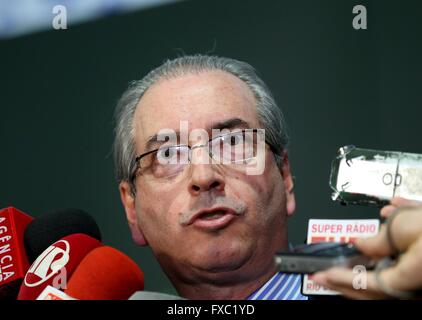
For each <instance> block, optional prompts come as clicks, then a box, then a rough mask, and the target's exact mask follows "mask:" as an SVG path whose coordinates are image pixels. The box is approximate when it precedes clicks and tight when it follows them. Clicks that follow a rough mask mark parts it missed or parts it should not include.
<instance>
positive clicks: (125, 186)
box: [119, 182, 148, 246]
mask: <svg viewBox="0 0 422 320" xmlns="http://www.w3.org/2000/svg"><path fill="white" fill-rule="evenodd" d="M119 191H120V199H121V200H122V203H123V206H124V207H125V211H126V218H127V222H128V224H129V228H130V231H131V233H132V239H133V241H134V242H135V243H136V244H138V245H140V246H145V245H147V244H148V242H147V241H146V239H145V237H144V234H143V233H142V230H141V229H140V227H139V226H138V216H137V215H136V207H135V196H134V195H133V194H132V189H131V187H130V184H129V183H128V182H121V183H120V184H119Z"/></svg>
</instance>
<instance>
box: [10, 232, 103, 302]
mask: <svg viewBox="0 0 422 320" xmlns="http://www.w3.org/2000/svg"><path fill="white" fill-rule="evenodd" d="M100 246H102V243H101V242H100V241H98V240H97V239H94V238H92V237H90V236H87V235H85V234H82V233H76V234H72V235H70V236H67V237H64V238H61V239H60V240H58V241H57V242H55V243H54V244H52V245H51V246H50V247H48V248H47V249H46V250H45V251H44V252H43V253H41V255H39V256H38V258H37V259H36V260H35V261H34V263H33V264H32V265H31V267H30V268H29V270H28V272H27V273H26V276H25V278H24V281H23V283H22V286H21V288H20V291H19V295H18V300H35V299H36V298H37V297H38V296H39V295H40V293H41V292H42V291H43V290H44V288H45V287H47V286H48V285H50V286H53V287H55V288H62V289H64V288H66V286H67V279H69V278H70V277H71V276H72V274H73V272H74V271H75V269H76V268H77V267H78V265H79V264H80V262H81V261H82V260H83V259H84V258H85V256H86V255H87V254H89V252H91V251H92V250H94V249H96V248H98V247H100Z"/></svg>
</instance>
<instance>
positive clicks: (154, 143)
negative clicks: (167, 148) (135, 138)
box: [145, 131, 180, 152]
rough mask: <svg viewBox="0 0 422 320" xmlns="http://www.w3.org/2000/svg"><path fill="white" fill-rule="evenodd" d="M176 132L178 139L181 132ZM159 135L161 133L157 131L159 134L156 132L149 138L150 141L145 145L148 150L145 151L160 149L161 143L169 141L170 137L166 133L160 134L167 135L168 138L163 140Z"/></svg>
mask: <svg viewBox="0 0 422 320" xmlns="http://www.w3.org/2000/svg"><path fill="white" fill-rule="evenodd" d="M174 133H176V137H177V140H180V132H179V131H174ZM158 136H159V135H158V133H157V134H154V135H153V136H151V137H149V138H148V141H147V143H146V145H145V150H146V151H145V152H148V151H150V150H153V149H158V148H159V147H160V145H162V144H163V143H165V142H167V141H168V138H169V137H168V136H166V135H165V134H161V135H160V136H161V137H166V140H161V139H160V140H158Z"/></svg>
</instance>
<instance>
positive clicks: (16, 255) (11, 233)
mask: <svg viewBox="0 0 422 320" xmlns="http://www.w3.org/2000/svg"><path fill="white" fill-rule="evenodd" d="M32 219H33V218H32V217H30V216H29V215H27V214H25V213H23V212H22V211H19V210H18V209H16V208H13V207H9V208H5V209H2V210H0V300H4V299H15V298H16V294H17V290H18V289H19V286H20V284H21V282H22V279H23V278H24V277H25V273H26V271H27V270H28V268H29V262H28V258H27V256H26V253H25V247H24V241H23V237H24V232H25V229H26V226H27V225H28V224H29V223H30V222H31V221H32Z"/></svg>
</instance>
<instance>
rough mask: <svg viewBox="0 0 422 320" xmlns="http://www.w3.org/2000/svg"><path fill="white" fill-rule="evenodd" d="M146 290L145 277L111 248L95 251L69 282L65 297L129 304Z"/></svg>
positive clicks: (118, 252)
mask: <svg viewBox="0 0 422 320" xmlns="http://www.w3.org/2000/svg"><path fill="white" fill-rule="evenodd" d="M143 289H144V274H143V272H142V271H141V269H139V267H138V266H137V264H136V263H135V262H134V261H133V260H132V259H130V258H129V257H128V256H127V255H125V254H123V253H122V252H120V251H118V250H116V249H114V248H112V247H108V246H103V247H100V248H97V249H94V250H92V251H91V252H90V253H88V254H87V256H86V257H85V258H84V259H83V260H82V262H81V263H80V265H79V266H78V268H77V269H76V270H75V272H74V273H73V276H72V277H71V278H70V281H69V283H68V286H67V289H66V290H65V293H66V294H67V295H69V296H71V297H72V298H76V299H80V300H127V299H129V297H130V296H131V295H132V294H133V293H134V292H136V291H139V290H143Z"/></svg>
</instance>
